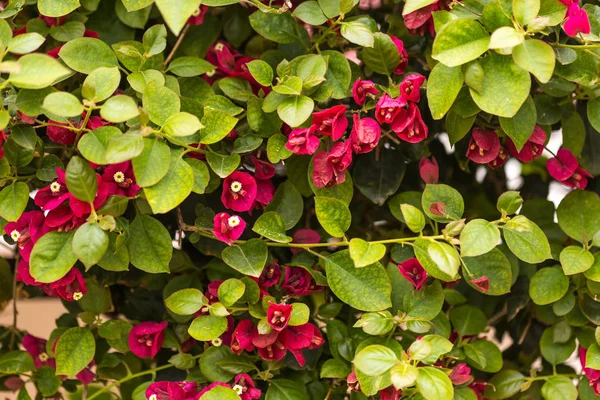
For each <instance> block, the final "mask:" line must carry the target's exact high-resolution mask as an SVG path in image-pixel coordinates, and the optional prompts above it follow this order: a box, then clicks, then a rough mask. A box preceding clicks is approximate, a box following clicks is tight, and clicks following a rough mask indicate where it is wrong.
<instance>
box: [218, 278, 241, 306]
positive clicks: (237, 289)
mask: <svg viewBox="0 0 600 400" xmlns="http://www.w3.org/2000/svg"><path fill="white" fill-rule="evenodd" d="M245 291H246V285H245V284H244V282H242V281H240V280H239V279H235V278H231V279H227V280H226V281H224V282H223V283H221V285H220V286H219V290H218V296H219V301H220V302H221V303H222V304H223V305H224V306H225V307H231V306H233V305H234V304H235V303H236V302H237V301H238V300H239V299H241V298H242V296H243V295H244V292H245Z"/></svg>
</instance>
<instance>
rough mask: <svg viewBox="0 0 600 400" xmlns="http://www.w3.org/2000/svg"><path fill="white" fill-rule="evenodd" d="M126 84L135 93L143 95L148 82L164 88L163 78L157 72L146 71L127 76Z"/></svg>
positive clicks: (152, 70)
mask: <svg viewBox="0 0 600 400" xmlns="http://www.w3.org/2000/svg"><path fill="white" fill-rule="evenodd" d="M127 82H129V84H130V85H131V88H132V89H133V90H135V91H136V92H140V93H144V91H145V90H146V86H148V84H149V83H150V82H155V83H156V85H157V86H164V84H165V76H164V75H163V74H162V73H161V72H159V71H156V70H154V69H148V70H146V71H137V72H134V73H132V74H129V75H127Z"/></svg>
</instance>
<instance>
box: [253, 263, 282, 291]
mask: <svg viewBox="0 0 600 400" xmlns="http://www.w3.org/2000/svg"><path fill="white" fill-rule="evenodd" d="M280 278H281V267H280V266H279V264H278V263H277V260H273V261H272V262H271V264H269V265H267V266H265V268H263V271H262V273H261V274H260V277H259V278H258V283H259V285H260V286H261V287H262V288H270V287H272V286H275V285H276V284H277V283H279V279H280Z"/></svg>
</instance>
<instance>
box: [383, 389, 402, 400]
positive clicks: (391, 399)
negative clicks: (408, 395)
mask: <svg viewBox="0 0 600 400" xmlns="http://www.w3.org/2000/svg"><path fill="white" fill-rule="evenodd" d="M401 395H402V392H401V391H400V390H396V389H394V387H393V386H390V387H387V388H385V389H383V390H380V391H379V400H398V399H400V396H401Z"/></svg>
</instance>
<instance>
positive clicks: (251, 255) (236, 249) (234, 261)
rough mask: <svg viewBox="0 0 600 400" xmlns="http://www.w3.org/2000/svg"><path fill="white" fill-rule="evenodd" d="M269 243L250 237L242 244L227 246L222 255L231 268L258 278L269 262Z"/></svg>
mask: <svg viewBox="0 0 600 400" xmlns="http://www.w3.org/2000/svg"><path fill="white" fill-rule="evenodd" d="M267 255H268V250H267V245H266V244H265V242H264V241H262V240H260V239H250V240H248V241H247V242H246V243H243V244H241V245H239V246H238V245H235V246H230V247H227V248H225V249H224V250H223V253H222V254H221V256H222V257H223V261H225V263H226V264H227V265H229V266H230V267H231V268H233V269H235V270H236V271H238V272H241V273H242V274H244V275H249V276H253V277H255V278H258V277H259V276H260V274H261V273H262V270H263V268H264V267H265V264H266V262H267Z"/></svg>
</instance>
